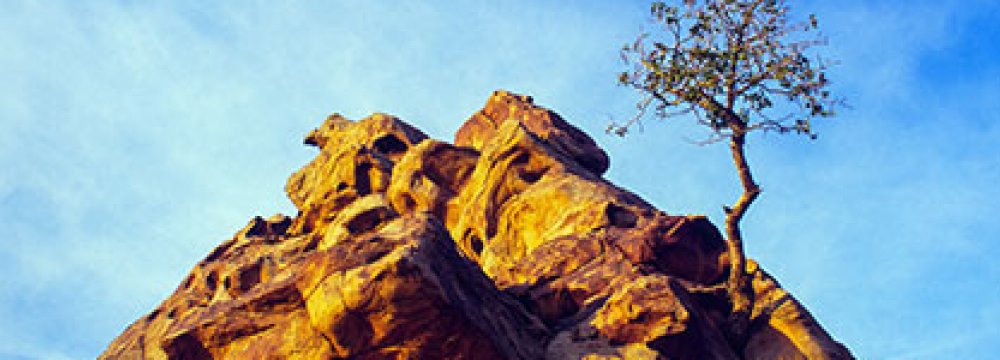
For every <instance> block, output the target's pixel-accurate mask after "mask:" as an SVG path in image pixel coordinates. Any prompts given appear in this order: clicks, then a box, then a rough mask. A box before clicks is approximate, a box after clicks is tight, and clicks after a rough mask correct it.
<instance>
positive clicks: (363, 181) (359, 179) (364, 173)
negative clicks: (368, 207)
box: [354, 163, 372, 196]
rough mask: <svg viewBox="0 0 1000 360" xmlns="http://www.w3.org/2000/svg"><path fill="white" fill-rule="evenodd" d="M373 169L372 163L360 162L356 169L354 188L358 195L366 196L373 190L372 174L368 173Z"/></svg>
mask: <svg viewBox="0 0 1000 360" xmlns="http://www.w3.org/2000/svg"><path fill="white" fill-rule="evenodd" d="M371 169H372V164H368V163H364V164H360V165H358V167H357V168H355V169H354V188H355V189H357V191H358V195H362V196H364V195H368V194H370V193H371V192H372V185H371V175H369V174H368V173H369V171H370V170H371Z"/></svg>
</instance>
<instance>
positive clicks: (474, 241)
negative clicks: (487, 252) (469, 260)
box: [469, 235, 483, 255]
mask: <svg viewBox="0 0 1000 360" xmlns="http://www.w3.org/2000/svg"><path fill="white" fill-rule="evenodd" d="M469 245H471V246H472V251H473V252H475V253H476V255H482V254H483V239H480V238H479V236H476V235H472V236H471V237H470V238H469Z"/></svg>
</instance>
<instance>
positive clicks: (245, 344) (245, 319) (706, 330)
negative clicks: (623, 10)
mask: <svg viewBox="0 0 1000 360" xmlns="http://www.w3.org/2000/svg"><path fill="white" fill-rule="evenodd" d="M305 143H307V144H310V145H315V146H317V147H318V148H319V149H320V152H319V154H318V155H317V157H316V158H315V159H314V160H312V161H311V162H310V163H309V164H307V165H306V166H305V167H303V168H302V169H301V170H299V171H297V172H295V173H294V174H293V175H292V176H291V177H290V178H289V180H288V183H287V185H286V192H287V193H288V196H289V198H290V199H291V200H292V202H293V203H294V204H295V206H296V207H297V208H298V210H299V213H298V214H297V215H296V216H295V217H293V218H290V217H286V216H281V215H276V216H272V217H270V218H268V219H264V218H261V217H255V218H253V219H252V220H251V221H250V223H249V224H248V225H247V226H246V227H245V228H244V229H242V230H240V231H238V232H237V233H236V235H235V236H234V237H233V238H232V239H230V240H229V241H226V242H224V243H223V244H221V245H219V246H218V247H217V248H216V249H215V250H213V251H212V252H211V253H209V254H208V256H206V258H205V259H204V260H202V261H201V262H199V263H198V264H197V265H196V266H195V267H194V268H193V269H192V271H191V274H190V275H188V277H187V278H185V279H184V281H182V283H181V285H180V286H179V287H178V288H177V290H176V291H175V292H174V293H173V294H172V295H171V296H170V297H169V298H167V299H166V300H165V301H164V302H163V303H162V304H161V305H160V306H158V307H157V308H156V309H154V310H153V312H152V313H150V314H149V315H147V316H145V317H143V318H141V319H139V320H138V321H136V322H135V323H133V324H132V325H131V326H130V327H128V329H126V330H125V331H124V332H123V333H122V334H121V335H120V336H119V337H118V338H117V339H115V340H114V341H113V342H112V343H111V344H110V345H109V346H108V349H107V350H106V351H105V352H104V354H102V355H101V357H100V358H102V359H112V358H127V359H133V358H143V359H209V358H215V359H260V358H282V359H283V358H288V359H327V358H351V359H386V358H388V359H541V358H551V359H581V358H583V359H665V358H670V359H736V358H748V359H750V358H752V359H770V358H810V359H849V358H851V355H850V353H849V352H848V351H847V349H846V348H845V347H843V345H841V344H839V343H837V342H836V341H835V340H834V339H833V338H832V337H831V336H830V335H829V334H827V333H826V332H825V331H824V330H823V329H822V327H821V326H820V325H819V324H818V322H817V321H816V320H815V319H814V318H813V317H812V316H811V315H810V314H809V313H808V311H807V310H806V309H805V308H804V307H803V306H802V304H800V303H799V302H798V301H796V300H795V299H794V298H792V297H791V295H789V294H788V293H787V292H786V291H785V290H783V289H782V288H781V287H780V286H779V285H778V283H777V282H776V281H775V280H774V279H772V278H771V277H770V276H769V275H767V274H766V273H765V272H764V271H763V270H761V269H760V268H759V267H758V266H757V265H756V263H754V262H751V266H750V267H749V268H748V272H749V274H751V275H752V276H753V279H754V281H753V285H754V290H755V292H756V298H757V302H756V303H755V308H754V313H753V316H752V320H751V321H752V323H751V327H750V331H749V333H748V334H747V335H746V336H745V337H743V338H734V337H733V335H732V334H726V333H724V331H723V330H722V329H726V327H725V326H723V325H724V321H725V319H726V317H727V315H728V313H727V312H728V310H729V305H728V302H729V299H728V298H727V297H726V295H725V293H724V292H721V293H720V292H710V291H709V292H706V291H704V290H703V289H705V288H707V287H710V286H711V285H715V284H719V283H720V282H721V281H723V280H724V279H725V278H726V271H727V266H726V257H725V246H724V243H723V240H722V237H721V235H720V233H719V231H718V230H717V229H716V227H715V226H714V225H712V224H711V223H710V222H709V221H708V220H707V219H706V218H705V217H703V216H685V215H672V214H667V213H664V212H663V211H660V210H658V209H656V208H654V207H652V206H651V205H649V204H648V203H647V202H645V201H643V200H642V199H641V198H639V197H638V196H636V195H635V194H632V193H630V192H628V191H626V190H623V189H621V188H618V187H617V186H615V185H613V184H611V183H609V182H607V181H606V180H604V179H602V178H601V174H602V173H603V172H604V171H605V170H606V169H607V167H608V159H607V155H605V153H604V152H603V150H601V149H599V148H598V147H597V146H596V144H595V143H594V141H593V140H592V139H591V138H589V137H588V136H587V135H586V134H584V133H583V132H582V131H580V130H579V129H577V128H575V127H573V126H572V125H570V124H569V123H567V122H566V121H564V120H563V119H562V118H561V117H559V116H558V115H557V114H555V113H553V112H551V111H549V110H547V109H544V108H541V107H539V106H537V105H535V104H534V103H533V101H532V100H531V98H530V97H527V96H522V95H515V94H511V93H508V92H505V91H498V92H496V93H494V94H493V96H491V97H490V99H489V101H488V102H487V104H486V106H485V107H484V108H483V109H482V110H480V111H479V112H477V113H476V114H474V115H473V116H472V117H471V118H470V119H469V120H468V121H467V122H466V123H465V124H464V125H463V126H462V127H461V128H460V129H459V131H458V134H456V139H455V145H452V144H448V143H444V142H441V141H437V140H432V139H427V137H426V136H425V135H424V134H423V133H421V132H420V131H419V130H417V129H415V128H413V127H411V126H409V125H407V124H405V123H403V122H402V121H400V120H399V119H397V118H395V117H392V116H389V115H385V114H375V115H372V116H370V117H368V118H365V119H362V120H360V121H350V120H347V119H345V118H344V117H342V116H340V115H332V116H330V117H329V118H328V119H327V120H326V121H325V122H324V123H323V124H322V125H321V126H320V127H319V128H318V129H316V130H314V131H312V132H310V133H309V134H308V135H307V136H306V138H305Z"/></svg>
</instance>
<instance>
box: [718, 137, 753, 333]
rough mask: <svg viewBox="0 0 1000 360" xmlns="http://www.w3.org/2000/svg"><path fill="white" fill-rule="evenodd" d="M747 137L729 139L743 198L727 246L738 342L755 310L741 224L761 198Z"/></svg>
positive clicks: (731, 216) (730, 218)
mask: <svg viewBox="0 0 1000 360" xmlns="http://www.w3.org/2000/svg"><path fill="white" fill-rule="evenodd" d="M745 140H746V134H745V133H744V132H743V131H742V129H740V130H738V131H735V132H734V134H733V136H732V137H731V138H730V142H729V149H730V151H731V152H732V155H733V162H734V163H735V165H736V170H737V171H738V172H739V175H740V183H741V184H742V185H743V194H742V195H740V198H739V200H737V201H736V204H735V205H734V206H733V207H732V208H731V209H728V210H727V211H726V237H727V241H726V245H727V247H728V249H727V250H728V253H729V279H728V280H729V281H728V283H727V291H728V293H729V297H730V299H732V302H733V304H732V306H733V308H732V317H731V318H730V331H731V332H732V335H733V336H734V337H735V339H740V338H742V337H743V335H744V333H745V331H746V328H747V326H748V325H749V322H750V311H751V308H752V307H753V288H752V287H751V284H750V282H749V279H748V278H747V275H746V253H745V252H744V250H743V236H742V234H741V233H740V220H742V219H743V215H745V214H746V212H747V209H748V208H749V207H750V204H752V203H753V201H754V200H756V199H757V196H758V195H760V188H759V187H758V186H757V183H755V182H754V180H753V175H752V174H751V173H750V166H749V165H748V164H747V160H746V153H745V152H744V142H745Z"/></svg>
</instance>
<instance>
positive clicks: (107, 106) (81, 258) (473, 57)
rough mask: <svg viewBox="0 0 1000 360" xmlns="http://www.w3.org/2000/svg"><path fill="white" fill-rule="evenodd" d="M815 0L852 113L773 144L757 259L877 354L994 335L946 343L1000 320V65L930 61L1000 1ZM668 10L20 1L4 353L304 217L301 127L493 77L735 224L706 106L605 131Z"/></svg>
mask: <svg viewBox="0 0 1000 360" xmlns="http://www.w3.org/2000/svg"><path fill="white" fill-rule="evenodd" d="M803 4H804V5H803V7H804V8H803V9H804V10H810V11H812V10H814V11H815V12H817V13H818V14H819V15H820V17H821V20H822V21H823V25H825V26H826V29H827V30H828V33H829V34H830V36H831V44H832V46H831V48H830V49H829V51H830V53H831V55H835V56H836V57H838V58H840V59H841V60H842V62H843V65H842V66H841V67H840V68H839V69H838V70H837V71H836V73H835V74H834V75H835V76H834V80H835V81H837V82H838V84H839V85H838V86H840V88H841V89H842V90H843V92H844V93H846V95H848V96H849V98H850V101H851V103H852V104H853V105H854V109H853V110H847V111H844V112H843V114H842V116H841V117H840V118H838V119H835V120H832V121H829V122H826V123H825V124H822V125H821V127H820V130H821V138H820V140H819V141H817V142H814V143H812V144H804V142H806V141H805V140H804V139H795V138H783V137H773V136H769V137H768V138H767V139H755V140H767V141H766V142H755V143H753V144H751V149H750V151H751V161H752V163H753V165H754V166H755V169H757V170H758V172H759V173H760V175H759V177H760V178H761V181H762V182H763V185H764V186H765V191H766V192H765V195H764V197H763V198H762V199H761V202H760V203H759V204H757V206H755V208H754V209H753V210H752V213H751V214H750V217H749V218H748V219H747V234H748V238H749V239H751V240H750V241H748V242H749V244H748V245H749V246H750V252H751V255H752V256H755V257H757V258H760V259H762V261H763V263H764V264H765V266H766V267H767V268H768V269H771V270H772V271H773V272H775V273H776V274H777V275H778V278H779V279H781V280H782V281H783V283H784V284H786V285H788V286H789V287H790V288H791V289H792V290H793V292H794V293H796V294H797V295H799V296H800V297H801V298H803V299H804V300H805V302H806V304H807V306H809V307H810V309H812V310H813V311H814V312H815V313H816V314H817V315H818V316H819V318H820V320H821V321H822V322H823V323H824V324H825V325H827V326H829V327H830V329H831V330H832V332H833V333H834V335H835V336H837V337H838V338H840V339H842V340H845V341H846V342H847V343H848V345H849V346H851V348H852V349H854V350H855V351H856V352H857V354H858V355H859V356H860V357H862V358H886V357H890V356H903V357H905V358H919V357H925V356H931V357H933V356H934V354H936V353H935V352H934V351H938V350H936V349H947V350H948V351H951V350H954V348H955V347H962V348H969V349H974V350H970V351H985V350H983V349H991V345H989V344H988V338H982V337H974V338H959V337H952V336H950V335H948V334H950V333H952V332H959V330H957V329H962V327H963V326H973V327H974V328H975V329H978V331H980V332H981V333H990V332H989V331H988V326H990V324H992V322H989V321H985V320H982V319H984V317H985V318H990V316H992V319H996V318H997V313H998V310H997V305H996V300H995V299H997V298H1000V294H996V290H993V291H994V293H993V294H989V293H988V291H986V292H985V293H986V295H989V296H980V297H977V296H975V295H976V294H980V295H982V294H983V293H984V290H983V289H982V288H983V287H988V286H989V284H995V283H996V281H998V280H1000V270H998V269H997V267H996V266H994V265H991V263H990V262H988V261H986V260H987V259H988V258H989V257H990V254H995V253H996V252H997V250H998V248H997V245H994V244H988V243H985V241H984V240H983V239H986V238H988V235H990V234H993V233H995V232H996V231H997V230H998V229H997V225H996V222H995V221H992V219H991V218H990V217H989V216H990V214H992V213H996V212H997V211H996V210H997V207H996V205H995V204H994V202H991V201H990V199H995V198H996V197H997V196H996V195H1000V194H997V192H998V191H997V190H995V189H994V187H993V184H996V183H997V182H998V181H1000V174H998V169H1000V166H998V165H1000V164H998V163H997V162H998V160H997V157H996V156H992V155H991V154H995V150H994V149H995V148H996V146H997V145H998V143H1000V127H998V125H996V124H997V123H998V122H997V121H996V119H997V116H998V115H996V114H998V113H1000V112H998V111H997V110H1000V109H997V107H998V106H1000V105H997V104H1000V101H998V100H1000V86H998V84H997V76H996V74H998V73H1000V72H998V70H997V69H998V67H997V63H996V62H995V61H986V62H980V61H982V60H975V61H973V60H969V61H972V63H971V65H974V67H971V66H970V67H968V68H945V69H937V68H934V67H932V68H931V69H928V68H927V66H928V65H927V64H928V61H927V59H928V58H938V59H940V58H941V57H942V56H943V57H944V58H947V56H944V55H942V53H946V52H948V51H969V49H968V46H966V45H965V44H969V43H975V44H979V43H976V42H973V40H976V39H977V38H976V37H977V36H985V35H984V34H979V33H977V32H975V31H971V30H969V29H968V28H969V26H970V25H969V24H972V23H974V22H975V21H978V20H977V19H980V18H981V17H982V16H986V15H983V14H990V13H993V14H995V13H996V11H997V6H996V5H991V4H989V2H988V1H980V2H973V3H962V4H958V3H956V4H951V3H940V2H929V1H924V2H906V3H901V2H896V3H892V2H874V3H873V2H860V1H854V2H837V3H830V2H804V3H803ZM969 4H972V5H969ZM646 6H647V5H646V4H645V2H642V1H635V2H628V3H625V4H618V3H616V4H609V3H600V2H580V3H574V4H572V5H567V4H558V3H548V2H545V3H537V2H527V1H524V2H516V1H515V2H502V3H483V4H463V3H445V2H438V3H427V2H424V3H405V4H401V3H396V2H360V1H341V2H334V3H325V4H315V3H313V4H303V3H283V4H271V3H268V2H249V3H247V2H242V3H238V4H237V3H219V4H205V3H203V2H194V1H189V2H185V1H181V2H174V3H169V4H167V3H162V4H150V3H130V2H122V3H114V2H107V3H102V4H94V3H78V2H64V3H58V2H56V3H52V2H46V3H41V2H30V1H20V2H19V1H13V2H4V3H3V4H0V47H2V48H4V49H5V51H4V52H3V53H0V78H3V79H4V81H3V82H0V130H2V131H0V164H2V165H3V166H4V168H5V169H6V170H7V171H5V172H3V173H0V227H2V228H5V229H8V230H9V232H10V234H11V235H10V237H8V240H6V241H4V242H3V246H2V249H0V257H2V258H3V259H4V261H3V262H2V263H3V264H2V265H0V268H2V269H3V273H4V274H14V275H12V276H8V279H9V281H8V282H6V283H5V284H4V285H3V289H2V290H3V293H0V318H3V319H5V322H4V323H0V339H2V340H0V354H4V353H9V355H8V354H4V355H3V356H22V357H27V358H58V357H60V356H64V357H72V358H80V357H93V356H94V355H96V353H97V352H99V351H101V350H102V348H103V346H104V345H105V344H106V343H107V342H108V341H110V340H111V338H112V337H114V336H115V335H116V334H117V333H118V332H120V331H121V330H122V329H123V328H124V326H126V324H127V323H128V322H129V321H132V320H134V319H135V318H137V317H138V316H139V315H140V314H141V313H143V312H145V311H148V310H149V309H151V308H152V307H153V306H155V304H156V303H157V302H158V301H160V299H162V298H163V297H164V296H166V295H167V294H168V293H169V292H170V291H172V290H173V288H174V287H175V286H176V284H177V282H179V281H180V279H181V278H182V277H183V275H184V274H185V273H186V272H187V271H188V268H189V267H190V266H191V265H192V264H194V262H196V261H197V259H199V258H200V257H202V256H204V254H206V253H207V252H208V250H209V249H210V248H211V247H212V246H214V245H216V244H218V243H219V242H221V241H222V240H223V239H225V238H227V237H229V236H230V235H231V234H232V232H233V231H235V230H236V229H237V228H238V227H240V226H242V225H243V224H244V223H245V221H247V219H248V218H249V217H250V216H253V215H257V214H263V215H267V214H269V213H273V212H278V211H281V212H286V213H288V212H292V211H293V209H291V206H290V205H289V203H288V201H287V200H286V199H284V195H283V193H282V188H283V185H284V184H283V183H284V179H285V177H286V176H287V175H288V174H289V173H291V171H293V170H294V169H295V168H297V167H298V166H300V165H302V164H304V163H305V162H306V161H307V160H308V158H309V157H311V156H312V155H313V152H312V150H310V149H307V148H304V147H300V146H298V145H297V143H298V141H299V139H300V138H301V135H302V134H304V133H305V132H306V130H308V129H309V128H311V127H314V126H316V125H318V123H319V121H320V120H321V119H322V118H323V117H324V116H325V115H326V114H327V113H329V112H334V111H337V112H342V113H344V114H346V115H348V116H349V117H354V118H357V117H361V116H365V115H367V114H368V113H370V112H374V111H384V112H389V113H394V114H397V115H400V116H401V117H403V118H404V119H406V120H408V121H411V122H413V123H415V124H416V125H418V126H419V127H421V128H423V129H425V130H427V131H428V132H429V133H430V134H431V135H433V136H435V137H439V138H443V139H449V138H450V137H451V133H452V131H454V129H455V128H456V127H457V126H458V125H459V124H460V122H461V121H463V120H464V119H465V117H466V116H468V115H469V114H471V113H472V112H473V111H474V110H475V109H476V108H478V107H479V106H481V105H482V103H483V102H484V101H485V99H486V96H487V95H488V94H489V92H490V91H492V90H494V89H495V88H500V87H507V88H510V89H511V90H514V91H524V92H528V93H530V94H532V95H534V96H535V97H536V99H538V102H540V103H542V104H543V105H546V106H550V107H552V108H554V109H555V110H557V111H558V112H560V113H561V114H563V115H564V116H565V117H566V118H567V119H569V120H570V121H573V122H576V123H578V124H580V125H581V126H582V127H583V128H584V129H585V130H587V131H589V132H591V133H592V134H594V135H595V138H596V139H597V140H598V141H599V142H600V143H601V144H602V145H603V146H605V147H606V148H607V149H608V151H609V152H610V153H611V155H612V169H611V172H610V173H609V177H610V178H611V179H613V180H614V181H616V182H617V183H619V184H621V185H623V186H624V187H626V188H629V189H632V190H634V191H636V192H637V193H639V194H641V195H643V196H644V197H646V198H647V199H649V200H650V201H651V202H653V203H655V204H657V205H659V206H661V207H662V208H664V209H665V210H666V211H669V212H674V213H678V212H695V213H707V214H710V215H712V216H713V218H715V219H717V220H718V218H719V216H720V211H719V209H720V206H721V205H722V204H725V203H728V202H731V201H732V199H733V198H734V197H735V196H736V195H737V194H736V191H737V184H736V179H735V177H734V176H733V174H732V173H731V169H730V168H729V166H730V165H729V160H728V158H727V154H726V152H725V148H724V147H722V146H715V147H704V148H703V147H697V146H693V145H690V144H687V143H685V142H684V141H683V137H685V136H687V137H698V136H699V134H700V132H699V129H697V128H695V127H694V126H693V125H692V124H690V123H686V122H684V121H675V122H671V123H663V124H661V123H648V124H647V126H646V128H645V130H644V131H643V132H642V133H640V134H636V136H631V137H629V138H627V139H624V140H622V139H617V138H613V137H610V136H607V135H604V134H602V133H600V131H601V129H603V126H604V125H605V121H606V119H607V115H609V114H610V115H612V116H623V114H628V112H629V111H630V110H629V109H630V104H631V101H632V100H633V98H632V97H631V96H630V93H629V92H628V91H627V90H626V89H622V88H616V87H615V86H614V73H615V72H616V71H617V70H618V66H619V65H618V63H617V49H618V47H619V46H620V44H621V43H623V42H625V41H628V40H630V38H631V37H632V36H634V34H635V33H636V32H638V31H639V29H640V28H641V27H642V25H643V16H644V14H645V8H646ZM993 31H994V32H995V31H996V29H993ZM970 59H971V58H970ZM967 65H968V64H967ZM928 71H931V72H932V73H930V74H929V73H928ZM937 72H942V73H949V74H954V75H955V76H945V75H942V74H939V73H937ZM932 75H933V76H932ZM994 288H995V287H994ZM70 299H72V301H71V300H70ZM970 307H971V308H973V309H975V308H978V309H986V310H981V311H975V310H968V309H969V308H970ZM990 314H992V315H990ZM970 324H971V325H970ZM84 327H85V328H84ZM887 333H892V334H897V335H896V336H892V337H887V336H884V334H887ZM992 333H995V331H994V332H992ZM8 335H9V336H8ZM910 351H912V352H910Z"/></svg>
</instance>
